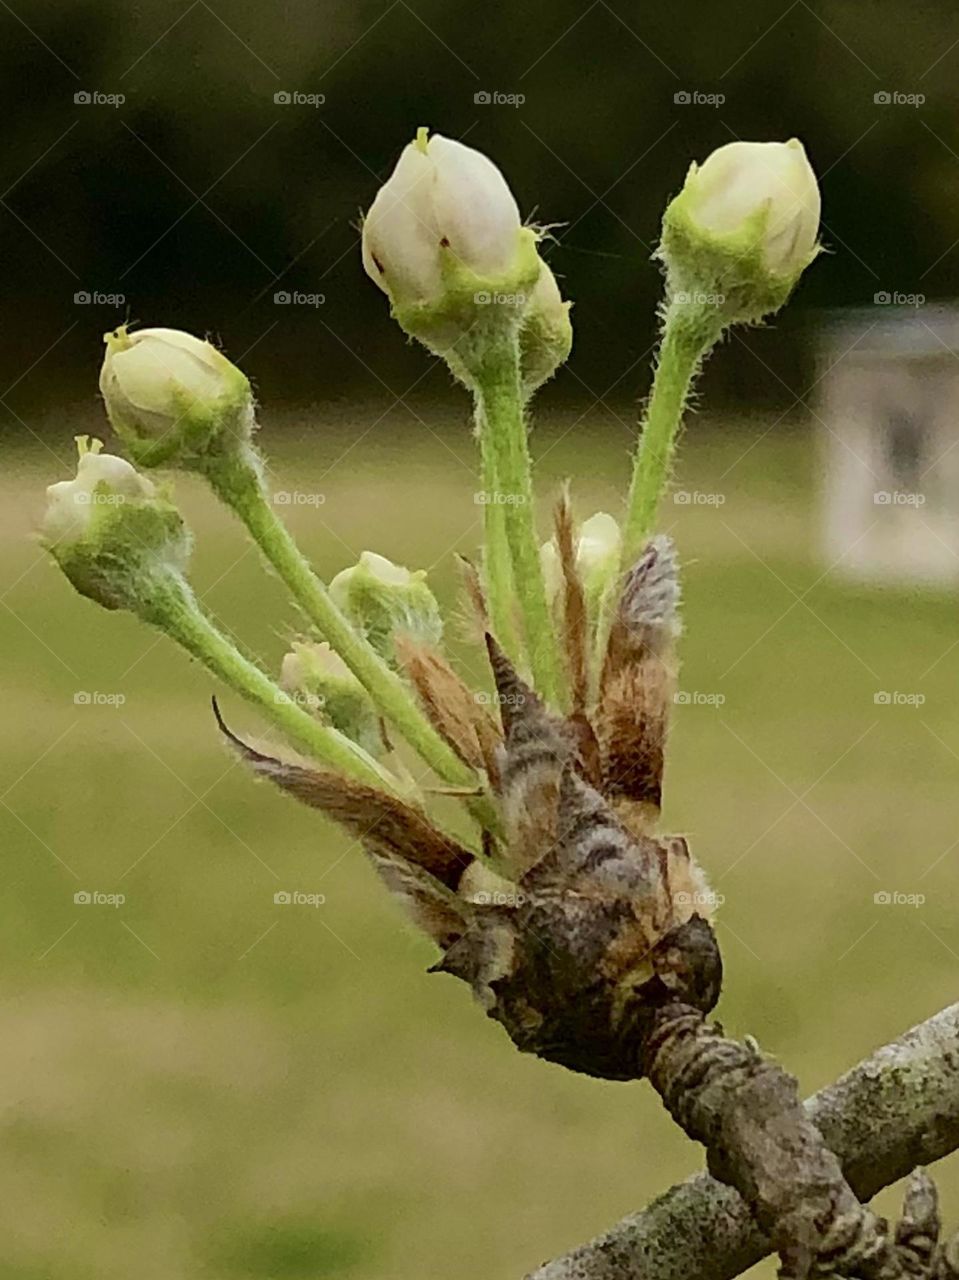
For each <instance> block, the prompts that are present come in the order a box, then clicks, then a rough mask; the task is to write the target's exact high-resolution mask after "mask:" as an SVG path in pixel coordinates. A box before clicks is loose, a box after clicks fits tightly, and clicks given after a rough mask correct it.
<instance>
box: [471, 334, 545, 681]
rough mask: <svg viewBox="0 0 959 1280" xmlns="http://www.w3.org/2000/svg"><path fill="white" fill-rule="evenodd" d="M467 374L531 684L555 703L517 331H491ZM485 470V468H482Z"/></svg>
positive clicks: (490, 495)
mask: <svg viewBox="0 0 959 1280" xmlns="http://www.w3.org/2000/svg"><path fill="white" fill-rule="evenodd" d="M470 376H471V380H472V383H473V386H474V388H475V391H476V395H477V397H478V409H479V413H478V418H479V423H480V430H481V431H482V432H483V433H484V436H485V439H484V440H483V445H482V447H483V453H484V459H485V457H486V456H487V454H488V456H489V458H490V459H491V466H492V472H493V475H495V479H496V487H495V489H494V490H493V491H492V493H490V494H489V495H488V497H489V498H490V499H492V500H493V501H494V502H497V503H498V504H499V505H501V506H502V508H503V511H504V513H505V514H504V520H503V523H504V524H505V527H506V537H507V541H508V544H509V552H510V560H511V563H512V569H513V579H512V580H513V583H514V584H515V587H516V590H515V595H516V597H517V599H518V603H519V605H520V610H521V616H522V619H523V631H524V634H525V637H526V648H527V651H528V654H529V664H530V669H531V671H532V675H533V682H534V684H535V686H536V689H537V691H538V692H539V693H540V694H541V695H542V696H543V697H544V698H545V699H546V700H547V701H548V702H551V703H553V705H554V706H555V705H558V703H559V701H560V697H561V688H562V686H561V681H560V664H559V654H558V651H557V646H556V635H555V631H554V627H553V622H552V616H551V614H550V608H549V601H548V599H547V596H546V583H545V581H544V578H543V567H542V564H541V562H540V556H539V541H538V539H537V536H536V522H535V517H534V512H533V477H532V464H531V461H530V455H529V444H528V440H527V431H526V420H525V417H524V413H523V405H524V400H525V397H524V392H523V386H522V380H521V377H520V363H519V340H518V335H517V332H516V330H515V329H513V328H512V327H507V326H502V327H496V328H491V330H490V332H489V334H488V338H487V341H486V342H485V343H483V345H482V348H481V351H480V354H479V355H478V357H477V359H476V361H475V364H474V365H472V366H471V368H470ZM484 469H485V467H484Z"/></svg>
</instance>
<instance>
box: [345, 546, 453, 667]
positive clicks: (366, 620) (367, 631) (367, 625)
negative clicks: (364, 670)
mask: <svg viewBox="0 0 959 1280" xmlns="http://www.w3.org/2000/svg"><path fill="white" fill-rule="evenodd" d="M330 595H331V596H332V598H333V600H334V601H335V603H336V604H337V605H338V606H339V608H340V609H341V610H342V611H343V613H344V614H346V616H347V617H348V618H349V620H350V621H351V622H352V623H353V624H354V626H356V627H357V628H358V629H359V630H360V631H362V632H363V634H364V635H365V636H366V638H367V639H368V640H369V642H370V644H371V645H372V646H373V648H374V649H376V651H377V652H378V653H379V654H380V655H381V657H383V658H385V659H386V660H387V661H389V662H393V661H394V659H395V654H394V639H395V637H396V636H397V635H400V634H403V635H408V636H411V637H412V638H413V639H414V640H417V641H419V642H420V643H424V644H432V645H436V644H439V643H440V640H441V638H442V634H443V622H442V618H441V616H440V610H439V605H438V604H437V603H436V598H435V597H434V595H433V593H432V591H431V590H430V589H429V587H428V586H427V584H426V570H425V569H419V570H417V571H416V572H415V573H411V572H410V570H409V569H406V568H404V567H403V566H402V565H396V564H393V562H392V560H387V558H386V557H385V556H380V555H377V554H376V553H375V552H373V551H364V552H363V554H362V555H361V556H360V559H359V563H358V564H355V565H353V566H352V567H351V568H349V569H344V570H343V571H342V572H341V573H338V574H337V575H336V577H335V578H334V579H333V581H332V582H331V583H330Z"/></svg>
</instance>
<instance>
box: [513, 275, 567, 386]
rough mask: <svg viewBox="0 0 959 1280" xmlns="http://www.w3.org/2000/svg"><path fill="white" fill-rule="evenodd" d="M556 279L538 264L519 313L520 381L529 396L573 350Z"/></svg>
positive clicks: (564, 303)
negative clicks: (521, 318)
mask: <svg viewBox="0 0 959 1280" xmlns="http://www.w3.org/2000/svg"><path fill="white" fill-rule="evenodd" d="M571 306H572V303H570V302H564V301H563V298H562V295H561V294H560V291H559V285H558V284H557V283H556V277H555V276H554V275H553V273H552V271H551V270H550V269H549V267H548V266H547V265H546V263H545V262H542V261H541V262H540V268H539V277H538V279H537V281H536V284H535V285H534V286H533V292H532V293H531V294H530V297H529V303H528V305H527V307H526V310H525V312H524V313H523V329H522V333H521V336H520V349H521V352H522V371H523V381H524V383H525V385H526V389H527V391H528V392H529V393H532V392H533V391H535V390H536V388H537V387H539V386H542V384H543V383H544V382H546V381H547V380H548V379H549V378H551V377H552V376H553V374H554V373H555V372H556V370H557V369H558V368H559V366H560V365H561V364H564V363H565V361H566V360H567V359H568V358H569V353H570V351H571V349H572V346H573V326H572V325H571V324H570V320H569V311H570V307H571Z"/></svg>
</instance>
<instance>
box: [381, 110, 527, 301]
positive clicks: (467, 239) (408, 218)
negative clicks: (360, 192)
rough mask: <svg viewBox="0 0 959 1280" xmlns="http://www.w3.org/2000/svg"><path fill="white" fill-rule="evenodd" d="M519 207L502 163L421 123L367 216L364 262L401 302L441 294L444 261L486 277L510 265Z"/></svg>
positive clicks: (501, 272) (515, 246)
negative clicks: (499, 166)
mask: <svg viewBox="0 0 959 1280" xmlns="http://www.w3.org/2000/svg"><path fill="white" fill-rule="evenodd" d="M520 229H521V223H520V216H519V209H518V207H517V204H516V200H515V199H514V197H513V193H512V192H511V191H510V189H509V186H508V185H507V182H506V179H505V178H504V177H503V175H502V173H501V172H500V170H499V169H498V168H497V167H496V165H495V164H494V163H493V162H492V160H490V159H488V157H486V156H484V155H483V154H482V153H481V152H479V151H474V150H473V148H472V147H467V146H464V145H463V143H461V142H456V141H454V140H453V139H452V138H443V137H441V136H440V135H438V134H434V135H433V136H432V137H431V138H428V137H427V131H426V129H420V130H419V132H418V134H417V137H416V140H415V141H414V142H411V143H410V144H409V145H408V146H407V147H406V148H405V149H404V150H403V153H402V155H401V156H400V158H399V161H398V162H397V165H396V168H395V169H394V170H393V173H392V174H391V176H390V177H389V178H388V179H387V181H386V182H385V183H384V185H383V186H382V187H381V188H380V190H379V191H378V192H377V195H376V198H375V199H374V201H373V203H372V205H371V206H370V209H369V212H368V213H367V215H366V218H365V219H364V222H363V265H364V267H365V268H366V271H367V273H368V274H369V276H370V277H371V279H373V280H374V281H375V282H376V283H377V284H378V285H379V286H380V288H381V289H383V290H384V292H386V293H387V294H389V296H390V298H391V300H392V301H393V302H394V303H397V304H399V305H408V304H411V303H429V302H436V301H438V300H439V299H440V298H441V297H442V295H443V293H444V292H445V286H444V272H445V271H446V269H447V265H446V264H450V265H455V266H459V267H464V268H466V269H467V270H468V271H470V272H472V273H474V274H475V275H477V276H479V277H482V278H497V277H500V276H504V275H506V274H508V273H509V271H510V270H511V268H512V267H513V265H514V263H515V261H516V257H517V251H518V244H519V232H520Z"/></svg>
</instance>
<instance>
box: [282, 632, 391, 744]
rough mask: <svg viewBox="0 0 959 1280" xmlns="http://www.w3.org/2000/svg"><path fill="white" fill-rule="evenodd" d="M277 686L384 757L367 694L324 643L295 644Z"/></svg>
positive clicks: (355, 740) (348, 735) (377, 721)
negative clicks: (280, 686)
mask: <svg viewBox="0 0 959 1280" xmlns="http://www.w3.org/2000/svg"><path fill="white" fill-rule="evenodd" d="M280 684H281V685H282V686H283V688H284V689H285V690H286V691H287V693H289V694H290V695H291V696H292V697H293V698H294V699H295V700H296V701H298V702H301V703H302V704H303V705H304V707H305V708H306V710H308V711H314V712H315V713H316V714H317V715H318V716H319V717H320V718H321V719H323V720H325V721H327V722H329V723H330V724H332V725H333V727H334V728H335V729H339V731H340V733H343V734H345V735H346V736H347V737H348V738H351V739H352V740H353V741H354V742H355V743H357V744H358V745H359V746H361V747H362V748H363V750H364V751H367V752H368V753H369V754H370V755H371V756H374V757H378V756H381V755H382V754H383V750H384V741H383V732H382V729H381V727H380V718H379V716H378V714H377V712H376V708H375V707H374V705H373V703H372V701H371V699H370V696H369V694H368V693H367V692H366V690H365V689H364V688H363V686H362V685H361V684H360V682H359V680H357V678H356V676H354V675H353V673H352V671H350V669H349V667H348V666H347V665H346V663H345V662H344V661H343V659H342V658H341V657H340V655H339V654H338V653H336V652H335V651H334V650H333V649H331V648H330V646H329V645H328V644H327V643H326V642H325V641H324V642H323V643H322V644H316V643H313V642H299V641H296V642H294V644H293V648H292V650H291V652H290V653H288V654H286V656H285V657H284V659H283V664H282V666H281V667H280Z"/></svg>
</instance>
